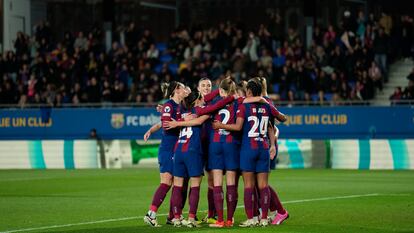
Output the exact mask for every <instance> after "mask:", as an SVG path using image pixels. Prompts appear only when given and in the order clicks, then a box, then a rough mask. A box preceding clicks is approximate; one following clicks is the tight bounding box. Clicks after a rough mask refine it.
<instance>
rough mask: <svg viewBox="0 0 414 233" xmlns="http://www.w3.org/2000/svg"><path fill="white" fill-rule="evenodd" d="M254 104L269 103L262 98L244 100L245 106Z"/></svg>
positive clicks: (255, 97)
mask: <svg viewBox="0 0 414 233" xmlns="http://www.w3.org/2000/svg"><path fill="white" fill-rule="evenodd" d="M252 103H262V104H268V103H269V102H267V100H266V99H265V98H263V97H261V96H252V97H246V98H244V100H243V104H252Z"/></svg>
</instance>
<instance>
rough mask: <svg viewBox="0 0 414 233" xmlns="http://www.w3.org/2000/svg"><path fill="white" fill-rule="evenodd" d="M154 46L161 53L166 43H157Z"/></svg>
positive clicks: (165, 48) (165, 47)
mask: <svg viewBox="0 0 414 233" xmlns="http://www.w3.org/2000/svg"><path fill="white" fill-rule="evenodd" d="M155 47H156V48H157V49H158V51H160V53H163V52H164V51H165V50H167V44H166V43H157V44H156V45H155Z"/></svg>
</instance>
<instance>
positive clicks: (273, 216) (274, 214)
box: [267, 211, 277, 222]
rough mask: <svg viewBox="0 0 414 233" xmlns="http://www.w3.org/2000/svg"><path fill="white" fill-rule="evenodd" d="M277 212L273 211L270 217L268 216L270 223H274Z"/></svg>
mask: <svg viewBox="0 0 414 233" xmlns="http://www.w3.org/2000/svg"><path fill="white" fill-rule="evenodd" d="M276 214H277V212H276V211H272V212H270V213H269V216H267V219H268V220H269V222H273V220H274V219H275V218H276Z"/></svg>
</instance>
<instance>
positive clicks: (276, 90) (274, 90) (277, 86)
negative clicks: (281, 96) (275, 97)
mask: <svg viewBox="0 0 414 233" xmlns="http://www.w3.org/2000/svg"><path fill="white" fill-rule="evenodd" d="M272 87H273V92H274V93H279V89H280V85H279V84H278V83H276V84H273V86H272Z"/></svg>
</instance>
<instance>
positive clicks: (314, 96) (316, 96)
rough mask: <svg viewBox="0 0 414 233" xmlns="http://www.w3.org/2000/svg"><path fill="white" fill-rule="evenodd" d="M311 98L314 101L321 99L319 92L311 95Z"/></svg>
mask: <svg viewBox="0 0 414 233" xmlns="http://www.w3.org/2000/svg"><path fill="white" fill-rule="evenodd" d="M311 99H312V101H318V100H319V96H318V94H313V95H311Z"/></svg>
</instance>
